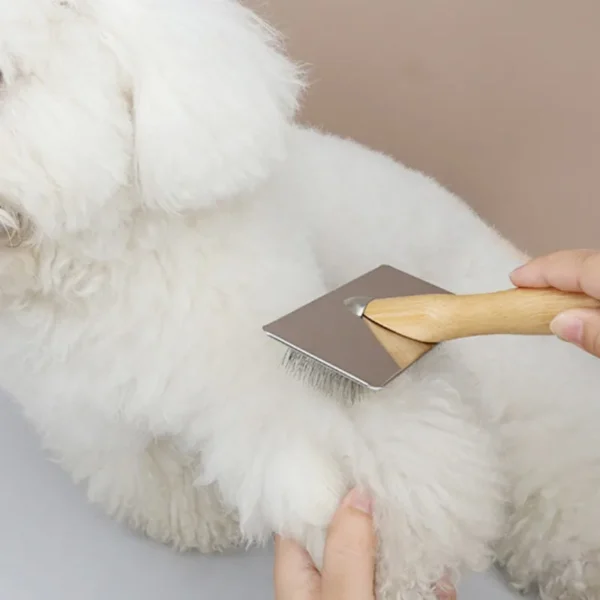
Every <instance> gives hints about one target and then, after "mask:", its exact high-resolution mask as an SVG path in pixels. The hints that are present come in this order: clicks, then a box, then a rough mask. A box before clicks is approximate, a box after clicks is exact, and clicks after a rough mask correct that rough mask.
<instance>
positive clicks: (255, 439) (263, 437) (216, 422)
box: [188, 360, 356, 562]
mask: <svg viewBox="0 0 600 600" xmlns="http://www.w3.org/2000/svg"><path fill="white" fill-rule="evenodd" d="M257 362H260V360H258V361H255V366H256V363H257ZM257 371H260V367H259V366H257ZM353 438H354V435H353V428H352V424H351V422H350V420H349V418H348V416H347V414H346V413H345V412H344V410H343V407H342V406H341V405H339V404H338V403H337V402H336V401H335V400H334V399H332V398H328V397H326V396H324V395H321V394H319V393H318V392H317V391H314V390H312V389H310V388H308V387H306V386H305V385H303V384H301V383H300V382H297V381H295V380H294V379H293V377H290V376H289V375H288V374H286V373H285V372H284V371H283V370H282V369H279V368H278V367H277V366H275V368H271V369H270V373H269V374H268V376H267V374H266V373H265V374H264V377H262V376H260V375H259V374H258V373H254V376H252V377H247V378H243V379H238V378H236V377H234V378H233V379H232V381H230V382H228V383H227V384H224V386H223V388H222V390H221V395H220V397H219V401H218V402H217V403H216V404H213V405H212V406H210V407H207V409H206V410H205V411H203V413H202V414H201V415H198V419H197V421H195V422H192V423H191V424H190V427H189V429H188V439H189V442H190V444H196V443H198V442H200V445H201V452H202V457H203V478H202V483H204V484H211V483H216V484H217V485H218V487H219V489H220V491H221V494H222V496H223V498H224V500H225V502H226V503H227V504H228V505H229V506H231V507H233V508H235V510H236V511H237V512H238V514H239V519H240V524H241V529H242V532H243V534H244V536H245V537H246V538H247V539H248V540H251V541H264V540H266V539H268V538H269V537H270V536H271V534H272V533H280V534H283V535H286V536H291V537H293V538H295V539H297V540H298V541H300V542H301V543H302V544H304V545H305V546H306V547H307V548H308V550H309V551H310V552H311V554H312V555H313V558H314V559H315V560H316V561H317V562H319V561H320V559H321V552H322V545H323V532H324V529H325V528H326V527H327V525H328V524H329V522H330V519H331V517H332V516H333V513H334V512H335V510H336V508H337V506H338V504H339V502H340V500H341V498H342V496H343V495H344V493H345V492H346V490H347V489H348V487H349V485H350V480H349V477H348V473H346V472H345V456H347V455H348V453H349V452H350V451H351V447H354V449H355V446H356V443H355V441H354V440H353Z"/></svg>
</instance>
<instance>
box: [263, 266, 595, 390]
mask: <svg viewBox="0 0 600 600" xmlns="http://www.w3.org/2000/svg"><path fill="white" fill-rule="evenodd" d="M571 308H600V301H598V300H595V299H593V298H589V297H588V296H585V295H584V294H578V293H569V292H561V291H557V290H553V289H521V288H515V289H508V290H503V291H499V292H491V293H485V294H470V295H454V294H451V293H449V292H447V291H446V290H443V289H441V288H438V287H436V286H434V285H431V284H430V283H427V282H425V281H422V280H421V279H417V278H416V277H413V276H411V275H408V274H407V273H403V272H402V271H399V270H397V269H394V268H393V267H390V266H387V265H383V266H380V267H378V268H377V269H374V270H373V271H370V272H369V273H367V274H365V275H363V276H361V277H359V278H357V279H355V280H353V281H351V282H349V283H347V284H346V285H343V286H342V287H340V288H338V289H336V290H334V291H333V292H330V293H329V294H325V295H324V296H322V297H321V298H318V299H316V300H314V301H313V302H310V303H309V304H307V305H305V306H303V307H301V308H299V309H297V310H295V311H294V312H291V313H289V314H288V315H286V316H284V317H282V318H280V319H278V320H276V321H274V322H272V323H270V324H269V325H266V326H265V327H264V328H263V330H264V331H265V333H266V334H267V335H269V336H270V337H271V338H274V339H275V340H278V341H279V342H282V343H283V344H285V345H286V346H287V348H288V349H287V352H286V354H285V358H284V364H285V366H286V367H287V368H288V369H289V370H290V371H292V372H293V373H294V374H295V375H296V376H298V377H300V378H301V379H304V380H306V381H308V382H309V383H310V384H311V385H314V386H316V387H318V388H320V389H322V390H323V391H325V392H327V393H329V394H332V395H335V396H342V397H344V398H347V399H349V400H350V401H354V400H356V399H358V398H359V397H360V396H361V395H362V394H363V393H364V392H365V391H366V390H372V391H377V390H381V389H383V388H384V387H386V386H387V385H389V384H390V383H391V382H392V381H393V380H394V379H396V377H397V376H398V375H400V374H401V373H402V372H403V371H404V370H405V369H407V368H408V367H409V366H410V365H411V364H413V363H414V362H416V361H417V360H418V359H419V358H421V357H422V356H424V355H425V354H427V352H429V351H430V350H431V349H432V348H433V347H434V346H435V345H436V344H438V343H440V342H446V341H450V340H456V339H459V338H465V337H474V336H483V335H493V334H511V335H548V334H550V333H551V331H550V323H551V321H552V320H553V319H554V317H556V315H558V314H559V313H561V312H563V311H564V310H567V309H571Z"/></svg>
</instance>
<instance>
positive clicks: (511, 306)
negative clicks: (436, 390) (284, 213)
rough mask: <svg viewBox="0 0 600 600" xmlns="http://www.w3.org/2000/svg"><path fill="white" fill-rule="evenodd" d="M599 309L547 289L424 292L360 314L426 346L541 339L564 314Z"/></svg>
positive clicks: (380, 302)
mask: <svg viewBox="0 0 600 600" xmlns="http://www.w3.org/2000/svg"><path fill="white" fill-rule="evenodd" d="M571 308H600V301H599V300H595V299H594V298H590V297H589V296H586V295H584V294H577V293H569V292H560V291H557V290H553V289H522V288H518V289H511V290H505V291H501V292H492V293H488V294H471V295H453V294H429V295H423V296H403V297H399V298H381V299H376V300H371V302H369V304H368V305H367V307H366V309H365V312H364V316H365V317H366V318H367V319H369V320H370V321H373V322H374V323H377V324H379V325H381V326H382V327H385V328H386V329H389V330H391V331H394V332H395V333H398V334H400V335H403V336H405V337H408V338H411V339H413V340H418V341H421V342H426V343H430V344H431V343H437V342H443V341H447V340H453V339H458V338H464V337H472V336H478V335H491V334H514V335H547V334H550V323H551V321H552V320H553V319H554V317H556V315H558V314H559V313H561V312H563V311H564V310H568V309H571Z"/></svg>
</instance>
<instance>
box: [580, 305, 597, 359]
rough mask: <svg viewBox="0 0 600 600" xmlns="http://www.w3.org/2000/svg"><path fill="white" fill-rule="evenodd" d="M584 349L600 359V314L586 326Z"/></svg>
mask: <svg viewBox="0 0 600 600" xmlns="http://www.w3.org/2000/svg"><path fill="white" fill-rule="evenodd" d="M583 347H584V349H585V350H587V351H588V352H589V353H590V354H593V355H594V356H597V357H599V358H600V314H599V315H597V316H596V317H595V318H594V319H592V320H590V321H588V323H586V324H585V327H584V334H583Z"/></svg>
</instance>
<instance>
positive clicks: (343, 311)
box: [263, 265, 448, 394]
mask: <svg viewBox="0 0 600 600" xmlns="http://www.w3.org/2000/svg"><path fill="white" fill-rule="evenodd" d="M440 293H448V292H446V291H445V290H442V289H440V288H438V287H436V286H433V285H430V284H429V283H427V282H425V281H422V280H421V279H417V278H416V277H412V276H411V275H408V274H406V273H404V272H402V271H398V270H397V269H394V268H393V267H390V266H388V265H382V266H380V267H378V268H376V269H374V270H373V271H370V272H369V273H366V274H365V275H362V276H361V277H359V278H358V279H354V280H353V281H351V282H349V283H347V284H346V285H343V286H341V287H340V288H338V289H336V290H334V291H332V292H330V293H329V294H325V295H324V296H322V297H320V298H318V299H316V300H314V301H313V302H310V303H309V304H306V305H305V306H303V307H301V308H299V309H297V310H295V311H294V312H292V313H289V314H288V315H286V316H284V317H282V318H280V319H278V320H276V321H274V322H273V323H270V324H269V325H266V326H265V327H263V329H264V331H265V333H266V334H267V335H269V336H270V337H272V338H274V339H275V340H278V341H279V342H281V343H283V344H285V345H286V346H288V348H289V349H290V350H291V352H288V354H287V355H286V362H287V366H289V367H290V368H291V369H292V370H293V371H295V372H297V373H298V374H300V375H302V376H304V377H305V378H307V379H311V380H313V381H312V382H313V383H314V384H315V385H316V386H318V387H321V388H323V387H330V388H331V390H330V391H331V393H334V394H339V393H342V394H343V391H342V392H340V389H339V388H340V386H344V385H345V383H344V382H345V381H346V382H348V384H347V385H349V386H352V383H354V384H358V386H360V387H363V388H368V389H371V390H380V389H382V388H384V387H385V386H386V385H387V384H389V383H390V382H391V381H392V380H393V379H394V378H395V377H397V376H398V375H399V374H400V373H401V372H402V369H401V368H400V367H399V366H398V365H397V364H396V362H395V361H394V360H393V359H392V357H391V356H390V355H389V354H388V352H387V351H386V350H385V348H383V346H382V345H381V344H380V343H379V342H378V341H377V339H376V338H375V336H374V335H373V333H372V332H371V330H370V329H369V327H368V326H367V325H366V323H365V322H364V321H363V319H362V318H361V317H360V316H359V315H358V314H357V311H356V302H355V301H352V299H353V298H392V297H397V296H413V295H419V294H440ZM332 376H333V378H332ZM319 379H320V380H321V381H319Z"/></svg>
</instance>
